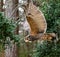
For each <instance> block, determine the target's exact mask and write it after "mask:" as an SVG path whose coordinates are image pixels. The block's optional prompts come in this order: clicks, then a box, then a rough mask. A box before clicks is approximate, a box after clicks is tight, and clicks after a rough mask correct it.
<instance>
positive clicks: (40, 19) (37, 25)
mask: <svg viewBox="0 0 60 57" xmlns="http://www.w3.org/2000/svg"><path fill="white" fill-rule="evenodd" d="M26 18H27V21H28V23H29V24H30V27H31V34H32V35H35V34H37V33H45V32H46V29H47V23H46V20H45V17H44V15H43V13H42V12H41V11H40V10H39V9H38V8H37V7H36V6H35V5H34V4H33V3H32V2H30V3H29V7H27V9H26Z"/></svg>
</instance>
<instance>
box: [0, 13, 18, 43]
mask: <svg viewBox="0 0 60 57" xmlns="http://www.w3.org/2000/svg"><path fill="white" fill-rule="evenodd" d="M16 27H17V24H16V23H15V22H14V21H13V20H11V19H7V18H5V17H4V16H3V14H2V13H0V42H1V43H4V44H5V43H7V42H8V39H9V38H10V40H14V41H15V42H19V35H16V34H15V33H14V31H15V29H16Z"/></svg>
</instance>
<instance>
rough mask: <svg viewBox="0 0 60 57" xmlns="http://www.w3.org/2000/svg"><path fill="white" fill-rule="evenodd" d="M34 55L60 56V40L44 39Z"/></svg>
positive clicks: (36, 56)
mask: <svg viewBox="0 0 60 57" xmlns="http://www.w3.org/2000/svg"><path fill="white" fill-rule="evenodd" d="M34 57H60V42H59V43H55V42H48V41H44V42H43V43H42V44H41V43H40V44H39V45H38V46H37V50H36V53H35V56H34Z"/></svg>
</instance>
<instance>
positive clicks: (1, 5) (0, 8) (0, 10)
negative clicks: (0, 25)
mask: <svg viewBox="0 0 60 57" xmlns="http://www.w3.org/2000/svg"><path fill="white" fill-rule="evenodd" d="M2 11H3V0H0V12H2Z"/></svg>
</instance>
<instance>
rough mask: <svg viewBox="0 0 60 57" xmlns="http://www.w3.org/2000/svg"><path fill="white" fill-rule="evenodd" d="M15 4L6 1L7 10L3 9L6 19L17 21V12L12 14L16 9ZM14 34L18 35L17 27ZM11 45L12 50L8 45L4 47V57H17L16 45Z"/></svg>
mask: <svg viewBox="0 0 60 57" xmlns="http://www.w3.org/2000/svg"><path fill="white" fill-rule="evenodd" d="M16 4H18V0H6V6H7V8H6V9H5V15H6V17H7V18H11V19H12V18H14V19H15V20H17V17H18V10H17V11H14V13H13V14H12V12H13V10H14V9H15V7H16ZM11 15H12V16H11ZM16 34H18V27H17V29H16ZM11 45H12V48H10V46H9V45H7V46H6V48H7V49H6V50H5V57H18V56H17V46H16V44H13V43H11Z"/></svg>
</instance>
